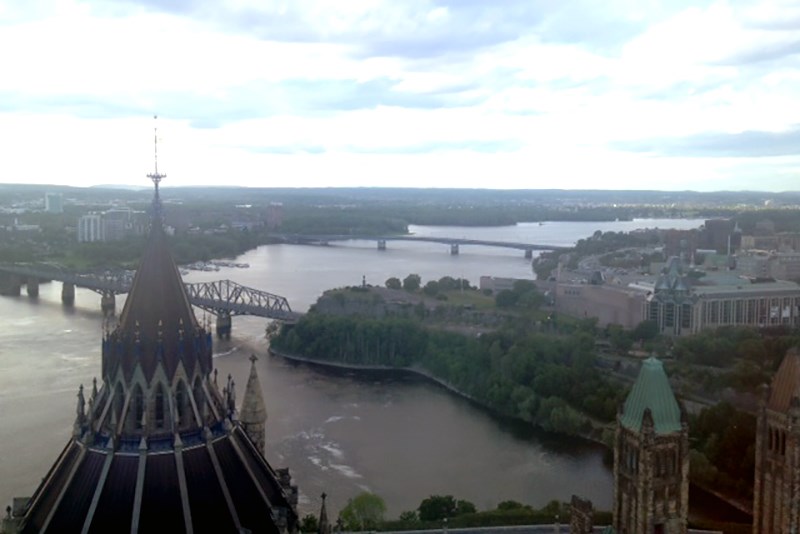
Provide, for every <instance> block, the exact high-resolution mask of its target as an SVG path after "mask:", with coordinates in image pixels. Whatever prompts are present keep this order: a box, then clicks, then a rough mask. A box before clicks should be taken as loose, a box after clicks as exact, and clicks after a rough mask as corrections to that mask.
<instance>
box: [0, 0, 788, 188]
mask: <svg viewBox="0 0 800 534" xmlns="http://www.w3.org/2000/svg"><path fill="white" fill-rule="evenodd" d="M798 35H800V2H798V1H796V0H795V1H787V0H775V1H763V2H752V1H739V0H731V1H702V0H701V1H699V2H698V1H691V2H689V1H683V0H676V1H669V2H668V1H666V0H665V1H662V2H657V1H635V0H609V1H607V2H599V1H596V0H594V1H589V0H578V1H569V0H565V1H563V2H531V1H529V0H504V1H501V2H487V1H483V0H406V1H402V2H400V1H396V0H395V1H388V0H384V1H382V0H346V1H339V2H336V1H333V0H325V1H323V0H294V1H292V0H274V1H272V0H215V1H211V0H208V1H206V0H139V1H134V0H131V1H125V0H121V1H117V2H99V1H98V2H82V1H75V0H44V1H36V0H34V1H32V2H13V1H12V0H0V47H1V48H2V50H4V53H3V54H0V72H2V73H3V74H2V76H0V147H2V154H3V164H2V167H1V168H0V172H1V173H2V174H1V175H0V183H49V184H62V185H76V186H89V185H97V184H120V185H121V184H142V185H146V180H147V178H146V177H145V175H146V174H147V173H148V172H152V170H153V130H152V128H153V125H154V120H153V115H155V114H157V115H158V117H159V118H158V121H157V122H158V127H159V138H160V140H159V170H160V171H161V172H164V173H166V174H167V179H166V180H165V182H164V185H165V186H167V185H169V186H184V185H242V186H256V187H381V186H391V187H464V188H499V189H540V188H541V189H662V190H685V189H691V190H696V191H715V190H760V191H797V190H800V38H798Z"/></svg>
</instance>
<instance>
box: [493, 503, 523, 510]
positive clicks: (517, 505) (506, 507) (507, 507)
mask: <svg viewBox="0 0 800 534" xmlns="http://www.w3.org/2000/svg"><path fill="white" fill-rule="evenodd" d="M525 507H526V505H524V504H522V503H521V502H517V501H502V502H500V503H499V504H498V505H497V509H498V510H517V509H519V508H525ZM527 508H530V506H527Z"/></svg>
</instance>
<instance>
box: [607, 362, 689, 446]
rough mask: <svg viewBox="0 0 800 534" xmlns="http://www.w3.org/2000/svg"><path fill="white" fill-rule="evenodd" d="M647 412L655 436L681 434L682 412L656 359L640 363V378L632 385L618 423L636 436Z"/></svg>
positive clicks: (662, 366) (662, 367) (660, 364)
mask: <svg viewBox="0 0 800 534" xmlns="http://www.w3.org/2000/svg"><path fill="white" fill-rule="evenodd" d="M647 408H649V409H650V412H651V414H652V416H653V423H654V428H655V432H656V434H670V433H672V432H680V430H681V409H680V406H678V401H677V400H676V399H675V394H674V393H673V392H672V387H671V386H670V385H669V379H668V378H667V374H666V373H665V372H664V365H663V364H662V363H661V361H660V360H658V359H657V358H655V357H652V356H651V357H650V358H647V359H646V360H645V361H644V362H642V368H641V369H640V370H639V376H638V377H637V378H636V382H635V383H634V384H633V388H632V389H631V392H630V393H629V394H628V398H627V399H625V405H624V408H623V412H622V415H621V417H620V423H622V425H623V426H625V427H626V428H629V429H630V430H634V431H636V432H639V431H640V430H641V428H642V417H643V416H644V412H645V409H647Z"/></svg>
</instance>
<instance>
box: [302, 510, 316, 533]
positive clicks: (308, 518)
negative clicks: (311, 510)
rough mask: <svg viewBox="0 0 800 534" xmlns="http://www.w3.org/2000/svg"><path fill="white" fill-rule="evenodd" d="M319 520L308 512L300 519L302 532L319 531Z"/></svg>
mask: <svg viewBox="0 0 800 534" xmlns="http://www.w3.org/2000/svg"><path fill="white" fill-rule="evenodd" d="M318 531H319V522H318V521H317V516H315V515H314V514H307V515H305V516H303V519H301V520H300V532H318Z"/></svg>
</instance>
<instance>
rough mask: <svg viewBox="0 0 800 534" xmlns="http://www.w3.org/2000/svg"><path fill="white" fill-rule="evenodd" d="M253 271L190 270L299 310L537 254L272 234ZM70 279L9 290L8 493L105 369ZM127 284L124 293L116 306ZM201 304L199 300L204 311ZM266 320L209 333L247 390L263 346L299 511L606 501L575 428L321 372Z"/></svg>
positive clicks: (90, 307) (26, 478) (545, 230)
mask: <svg viewBox="0 0 800 534" xmlns="http://www.w3.org/2000/svg"><path fill="white" fill-rule="evenodd" d="M700 224H702V221H701V220H655V219H652V220H636V221H624V222H606V223H594V222H588V223H587V222H571V223H569V222H548V223H544V224H542V225H539V224H536V223H532V224H520V225H516V226H511V227H500V228H470V227H419V226H418V227H412V228H411V229H410V230H411V231H412V232H414V233H416V234H418V235H426V236H448V237H454V238H462V237H466V238H474V239H487V240H495V241H516V242H531V243H539V244H552V245H570V244H573V243H574V242H575V241H576V240H577V239H580V238H584V237H587V236H589V235H591V234H592V233H593V232H594V231H595V230H603V231H610V230H613V231H627V230H632V229H635V228H643V227H660V228H682V229H685V228H696V227H698V226H699V225H700ZM236 261H237V262H246V263H249V264H250V268H249V269H237V268H222V269H221V270H220V271H219V272H196V271H192V272H190V273H189V274H188V275H186V276H185V277H184V278H185V280H186V281H189V282H196V281H209V280H219V279H226V278H227V279H231V280H234V281H236V282H239V283H241V284H244V285H247V286H251V287H255V288H259V289H263V290H265V291H269V292H272V293H277V294H280V295H283V296H285V297H287V298H288V299H289V302H290V304H291V305H292V308H293V309H294V310H297V311H305V310H306V309H308V307H309V306H310V305H311V304H313V303H314V302H315V301H316V299H317V297H318V296H319V295H320V294H321V293H322V292H323V291H324V290H326V289H330V288H333V287H341V286H345V285H358V284H361V281H362V276H363V277H364V278H365V279H366V281H367V283H369V284H375V285H378V284H383V283H384V281H385V280H386V279H387V278H389V277H392V276H396V277H398V278H400V279H402V278H403V277H405V276H406V275H408V274H409V273H417V274H419V275H420V276H421V277H422V280H423V283H425V282H426V281H427V280H430V279H438V278H440V277H442V276H446V275H449V276H453V277H464V278H467V279H469V280H470V282H471V283H473V284H476V285H477V283H478V279H479V277H480V276H482V275H490V276H500V277H517V278H531V277H532V272H531V266H530V260H526V259H524V258H523V254H522V251H518V250H513V249H501V248H488V247H478V246H462V247H461V250H460V254H459V255H457V256H451V255H450V253H449V247H448V246H446V245H443V244H435V243H412V242H407V241H397V242H393V241H390V242H389V243H388V250H386V251H378V250H377V247H376V244H375V242H370V241H350V242H344V243H337V244H335V245H334V246H329V247H315V246H297V245H269V246H263V247H259V248H257V249H254V250H251V251H248V252H247V253H245V254H243V255H242V256H240V257H239V258H237V260H236ZM60 292H61V284H60V283H57V282H54V283H50V284H42V285H41V287H40V296H39V298H38V299H29V298H28V297H26V296H25V295H24V289H23V296H21V297H0V503H3V507H5V503H7V502H10V500H11V498H12V497H13V496H21V495H30V494H31V493H32V492H33V491H34V489H35V488H36V486H37V484H38V482H39V480H40V479H41V478H42V477H44V476H45V475H46V473H47V470H48V469H49V467H50V465H51V464H52V462H53V461H55V459H56V456H57V455H58V453H59V452H60V450H61V448H62V447H63V446H64V444H65V443H66V441H67V439H68V438H69V436H70V432H71V428H72V423H73V420H74V417H75V400H76V397H75V395H76V394H77V389H78V385H79V384H81V383H82V384H84V385H86V386H88V385H89V384H90V383H91V380H92V377H94V376H98V375H99V372H100V338H101V324H102V315H101V314H100V309H99V308H100V305H99V300H100V298H99V296H98V295H97V294H95V293H92V292H90V291H88V290H82V289H78V290H76V300H75V305H74V307H71V308H66V307H63V306H62V304H61V301H60V294H61V293H60ZM123 302H124V297H118V300H117V308H118V309H121V308H122V305H123ZM198 316H199V317H200V316H202V312H199V313H198ZM265 324H266V323H265V321H264V320H263V319H259V318H254V317H235V318H234V321H233V336H232V338H231V340H230V341H216V343H215V365H216V366H217V367H218V368H219V370H220V372H221V374H222V376H223V377H224V376H226V375H227V374H228V373H231V374H232V375H233V377H234V379H236V380H237V382H238V384H240V387H239V388H237V391H238V392H239V394H240V395H241V394H242V393H243V387H244V384H245V382H246V378H247V373H248V369H249V361H248V359H247V358H248V356H249V355H250V353H251V352H255V353H256V354H257V355H259V356H260V359H259V361H258V362H257V365H258V369H259V376H260V379H261V383H262V386H263V390H264V399H265V402H266V405H267V411H268V412H269V419H268V421H267V451H266V456H267V459H268V460H269V461H270V463H272V465H273V466H276V467H282V466H288V467H290V468H291V472H292V474H293V476H294V481H295V483H297V484H298V485H299V488H300V493H301V503H300V508H301V513H309V512H314V513H316V511H317V510H318V507H319V495H320V494H321V493H322V492H323V491H325V492H327V493H328V494H329V495H330V499H329V506H330V508H329V513H332V514H333V515H334V517H335V515H336V513H337V512H338V510H339V509H341V507H343V506H344V504H345V503H346V502H347V499H348V498H350V497H352V496H354V495H355V494H357V493H359V492H360V491H363V490H369V491H373V492H375V493H377V494H379V495H381V496H382V497H383V498H384V499H385V501H386V503H387V506H388V512H389V513H388V515H389V516H395V517H396V516H397V515H398V514H399V513H400V512H401V511H403V510H410V509H415V508H416V507H417V506H418V505H419V502H420V501H421V500H422V499H424V498H425V497H427V496H429V495H432V494H452V495H454V496H455V497H457V498H461V499H467V500H470V501H472V502H474V503H475V504H476V506H477V507H478V508H479V509H486V508H491V507H494V506H495V505H496V504H497V503H498V502H500V501H502V500H506V499H513V500H517V501H520V502H524V503H528V504H531V505H534V506H537V507H539V506H543V505H544V504H546V503H547V502H549V501H550V500H552V499H559V500H562V501H568V500H569V498H570V496H571V495H572V494H573V493H576V494H579V495H582V496H584V497H587V498H589V499H591V500H592V501H593V502H594V503H595V506H596V507H597V508H599V509H605V510H608V509H610V508H611V500H612V476H611V472H610V469H609V467H608V466H606V465H604V464H603V460H602V459H603V450H602V449H601V448H598V447H597V446H595V445H592V444H589V443H585V442H583V441H581V440H574V439H569V438H565V437H563V436H553V435H547V434H544V433H541V432H536V431H534V430H532V429H530V428H528V427H526V426H524V425H519V424H515V423H510V422H507V421H503V420H498V419H497V418H496V417H493V416H491V415H489V414H487V413H486V412H485V411H483V410H482V409H480V408H477V407H475V406H473V405H472V404H470V403H469V402H467V401H465V400H463V399H460V398H458V397H456V396H454V395H452V394H449V393H447V392H445V391H443V390H442V389H441V388H439V387H436V386H434V385H431V384H429V383H427V382H425V381H422V380H417V379H411V378H398V377H386V376H371V375H369V376H364V375H363V374H353V373H343V372H325V371H320V370H318V369H314V368H310V367H308V366H305V365H296V364H291V363H288V362H286V361H284V360H282V359H279V358H270V357H268V356H266V348H267V347H266V342H265V340H264V336H263V333H264V327H265Z"/></svg>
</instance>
